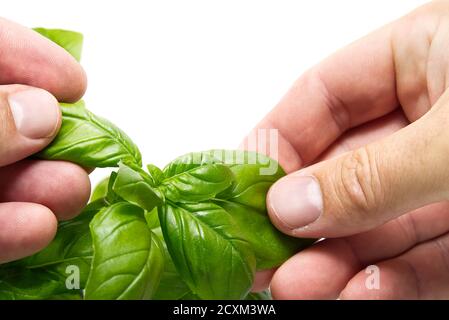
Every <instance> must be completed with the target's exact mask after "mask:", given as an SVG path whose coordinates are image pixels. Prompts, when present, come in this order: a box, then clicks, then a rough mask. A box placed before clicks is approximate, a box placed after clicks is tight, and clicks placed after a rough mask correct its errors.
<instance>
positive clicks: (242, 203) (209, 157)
mask: <svg viewBox="0 0 449 320" xmlns="http://www.w3.org/2000/svg"><path fill="white" fill-rule="evenodd" d="M208 166H227V167H228V169H229V170H230V171H231V173H232V183H231V185H230V186H229V187H228V188H226V189H224V190H223V191H221V192H219V193H218V194H216V195H214V196H213V197H212V196H210V197H209V200H210V201H213V202H214V203H215V204H216V205H218V206H220V207H222V208H223V209H224V210H225V211H226V212H228V213H229V214H230V215H231V216H232V217H233V219H234V220H235V223H236V224H237V225H239V227H240V230H241V236H242V237H244V238H245V239H246V240H247V241H248V242H249V243H250V244H251V247H252V249H253V250H254V253H255V255H256V259H257V269H258V270H263V269H270V268H274V267H277V266H279V265H281V264H282V263H283V262H284V261H285V260H287V259H288V258H289V257H291V256H292V255H293V254H295V253H296V252H298V251H299V250H301V249H303V248H305V247H307V246H310V245H311V244H312V243H313V242H314V241H315V240H313V239H298V238H294V237H290V236H287V235H285V234H283V233H282V232H280V231H279V230H277V229H276V228H275V227H274V226H273V224H272V223H271V220H270V218H269V217H268V214H267V209H266V196H267V193H268V190H269V188H270V187H271V186H272V185H273V183H275V182H276V181H277V180H279V179H280V178H281V177H283V176H284V175H285V172H284V171H283V170H282V168H281V167H280V166H279V164H278V163H277V162H276V161H275V160H273V159H271V158H269V157H267V156H264V155H262V154H258V153H255V152H248V151H243V150H218V149H217V150H207V151H203V152H194V153H189V154H186V155H183V156H181V157H178V158H177V159H175V160H174V161H173V162H171V163H170V164H169V165H168V166H167V167H166V168H165V169H164V174H165V175H166V176H168V177H176V176H177V175H179V174H182V173H183V172H189V170H190V171H192V170H200V169H201V168H204V167H208ZM183 170H187V171H183ZM192 184H195V183H194V182H192ZM193 188H194V187H191V188H187V187H185V185H183V184H181V185H180V187H179V189H181V192H180V193H185V194H186V196H184V198H186V199H188V194H189V193H190V192H191V189H193ZM172 198H174V201H175V202H180V201H179V200H178V199H179V197H178V198H176V197H172Z"/></svg>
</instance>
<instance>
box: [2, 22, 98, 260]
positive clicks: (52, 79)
mask: <svg viewBox="0 0 449 320" xmlns="http://www.w3.org/2000/svg"><path fill="white" fill-rule="evenodd" d="M0 48H1V49H0V263H4V262H8V261H12V260H16V259H19V258H22V257H25V256H27V255H30V254H32V253H34V252H36V251H39V250H40V249H42V248H44V247H45V246H46V245H47V244H48V243H49V242H50V241H51V240H52V239H53V237H54V235H55V233H56V227H57V219H67V218H70V217H72V216H74V215H76V214H77V213H78V212H79V211H80V210H81V209H82V208H83V206H84V205H85V203H86V202H87V200H88V198H89V194H90V183H89V179H88V175H87V173H86V172H85V171H84V170H83V169H82V168H80V167H78V166H76V165H74V164H71V163H68V162H62V161H42V160H32V159H26V158H27V157H28V156H30V155H32V154H34V153H36V152H38V151H39V150H41V149H43V148H44V147H45V146H46V145H48V144H49V143H50V142H51V140H52V139H53V138H54V137H55V135H56V134H57V132H58V130H59V127H60V125H61V114H60V110H59V106H58V103H57V101H58V100H59V101H66V102H72V101H77V100H78V99H79V98H80V97H81V96H82V95H83V93H84V91H85V89H86V76H85V73H84V71H83V69H82V68H81V66H80V65H79V64H78V63H77V62H76V60H75V59H73V58H72V57H71V56H70V55H69V54H68V53H67V52H65V51H64V50H63V49H62V48H60V47H58V46H57V45H55V44H54V43H52V42H51V41H49V40H47V39H45V38H43V37H42V36H40V35H39V34H37V33H36V32H34V31H32V30H30V29H28V28H25V27H22V26H20V25H18V24H15V23H13V22H10V21H7V20H4V19H1V18H0Z"/></svg>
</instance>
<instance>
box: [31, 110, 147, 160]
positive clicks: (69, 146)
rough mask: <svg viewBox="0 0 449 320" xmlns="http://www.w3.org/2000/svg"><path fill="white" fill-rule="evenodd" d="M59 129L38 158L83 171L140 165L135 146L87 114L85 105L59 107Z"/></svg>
mask: <svg viewBox="0 0 449 320" xmlns="http://www.w3.org/2000/svg"><path fill="white" fill-rule="evenodd" d="M61 110H62V115H63V116H62V118H63V121H62V126H61V129H60V130H59V133H58V135H57V136H56V138H55V139H54V140H53V142H52V143H51V144H50V145H49V146H48V147H47V148H45V149H44V150H43V151H42V152H40V153H39V154H38V156H39V157H40V158H43V159H48V160H66V161H71V162H74V163H77V164H79V165H82V166H86V167H116V166H118V164H119V162H120V161H130V162H132V163H135V164H137V165H139V166H140V165H141V161H142V160H141V155H140V151H139V149H138V148H137V146H136V145H135V144H134V143H133V142H132V141H131V139H130V138H129V137H128V136H127V135H126V134H125V133H124V132H123V131H121V130H120V129H119V128H118V127H116V126H115V125H113V124H112V123H110V122H109V121H107V120H106V119H103V118H100V117H98V116H96V115H94V114H93V113H91V112H90V111H88V110H87V109H86V108H85V106H84V103H83V102H82V101H79V102H77V103H75V104H61Z"/></svg>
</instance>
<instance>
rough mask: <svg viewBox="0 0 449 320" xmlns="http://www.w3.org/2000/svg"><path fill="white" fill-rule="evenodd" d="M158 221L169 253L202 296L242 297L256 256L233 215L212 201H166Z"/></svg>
mask: <svg viewBox="0 0 449 320" xmlns="http://www.w3.org/2000/svg"><path fill="white" fill-rule="evenodd" d="M159 220H160V223H161V228H162V231H163V234H164V239H165V242H166V244H167V248H168V251H169V252H170V256H171V258H172V259H173V263H174V264H175V266H176V269H177V270H178V272H179V273H180V274H181V276H182V278H183V279H184V281H185V283H186V284H187V285H188V286H189V288H190V289H191V290H192V292H193V293H194V294H196V295H198V296H199V297H200V298H201V299H242V298H244V297H245V296H246V295H247V294H248V292H249V290H250V289H251V286H252V283H253V277H254V272H255V257H254V253H253V251H252V249H251V246H250V244H249V243H248V242H247V241H246V240H245V239H244V238H242V237H241V231H240V229H239V227H238V226H237V225H236V224H235V223H234V220H233V219H232V217H231V216H230V215H229V213H227V212H226V211H225V210H223V209H222V208H221V207H219V206H217V205H215V204H213V203H207V202H205V203H198V204H184V205H178V204H173V203H170V204H168V203H167V204H165V205H164V206H163V207H161V210H160V212H159Z"/></svg>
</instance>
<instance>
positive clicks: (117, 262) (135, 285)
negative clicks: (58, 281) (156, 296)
mask: <svg viewBox="0 0 449 320" xmlns="http://www.w3.org/2000/svg"><path fill="white" fill-rule="evenodd" d="M90 228H91V233H92V239H93V247H94V257H93V262H92V270H91V273H90V276H89V279H88V281H87V285H86V291H85V297H86V299H95V300H98V299H117V300H134V299H149V298H151V296H152V294H153V292H154V291H155V289H156V288H157V286H158V283H159V279H160V275H161V273H162V270H163V265H164V252H163V248H162V244H161V243H160V241H159V240H158V238H157V236H155V235H154V234H153V233H152V232H151V230H150V229H149V228H148V226H147V224H146V221H145V218H144V213H143V210H142V209H141V208H139V207H137V206H134V205H132V204H129V203H125V202H119V203H116V204H113V205H112V206H110V207H108V208H105V209H103V210H102V211H100V212H99V213H98V214H97V215H96V216H95V218H94V219H93V220H92V222H91V224H90Z"/></svg>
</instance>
